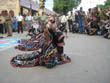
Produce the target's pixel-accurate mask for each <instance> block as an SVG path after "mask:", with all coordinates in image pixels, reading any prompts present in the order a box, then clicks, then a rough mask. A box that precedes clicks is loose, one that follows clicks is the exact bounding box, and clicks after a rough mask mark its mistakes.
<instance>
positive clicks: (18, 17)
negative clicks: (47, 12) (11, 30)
mask: <svg viewBox="0 0 110 83" xmlns="http://www.w3.org/2000/svg"><path fill="white" fill-rule="evenodd" d="M22 21H23V16H22V15H21V14H20V13H19V16H17V22H18V33H20V31H21V33H23V25H22Z"/></svg>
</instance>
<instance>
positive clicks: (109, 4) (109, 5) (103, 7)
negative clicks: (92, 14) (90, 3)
mask: <svg viewBox="0 0 110 83" xmlns="http://www.w3.org/2000/svg"><path fill="white" fill-rule="evenodd" d="M97 7H99V8H101V9H105V8H106V7H110V0H106V1H105V4H104V5H97Z"/></svg>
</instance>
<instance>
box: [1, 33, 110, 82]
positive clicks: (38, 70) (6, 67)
mask: <svg viewBox="0 0 110 83" xmlns="http://www.w3.org/2000/svg"><path fill="white" fill-rule="evenodd" d="M14 37H16V36H14ZM17 37H22V38H23V37H24V36H23V35H18V36H17ZM65 44H66V45H65V53H66V54H67V55H68V56H70V57H71V59H72V62H71V63H68V64H64V65H58V66H56V67H55V68H53V69H47V68H45V67H40V66H37V67H34V68H13V67H12V66H11V65H10V60H11V58H12V57H13V56H16V55H17V54H18V53H23V52H21V51H19V50H16V49H14V48H13V47H11V48H8V49H5V50H3V51H0V83H110V40H108V39H104V38H103V37H101V36H87V35H81V34H68V38H67V39H65Z"/></svg>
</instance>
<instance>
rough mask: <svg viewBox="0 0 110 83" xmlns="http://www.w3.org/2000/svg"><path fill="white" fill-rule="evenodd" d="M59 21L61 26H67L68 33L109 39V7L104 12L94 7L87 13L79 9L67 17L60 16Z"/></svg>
mask: <svg viewBox="0 0 110 83" xmlns="http://www.w3.org/2000/svg"><path fill="white" fill-rule="evenodd" d="M59 19H61V23H62V24H68V27H69V32H73V33H74V32H76V33H81V34H88V35H103V36H104V37H105V38H110V8H109V7H107V8H106V9H105V10H102V9H101V8H97V7H95V8H92V9H89V10H88V12H87V13H85V12H84V11H83V8H82V7H81V8H80V10H78V11H75V13H73V12H71V13H70V14H69V15H68V16H66V15H62V16H60V17H59ZM65 26H66V25H65ZM66 28H67V27H66Z"/></svg>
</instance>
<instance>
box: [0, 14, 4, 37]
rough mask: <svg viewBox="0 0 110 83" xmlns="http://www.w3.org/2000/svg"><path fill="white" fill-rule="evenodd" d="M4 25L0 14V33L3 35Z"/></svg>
mask: <svg viewBox="0 0 110 83" xmlns="http://www.w3.org/2000/svg"><path fill="white" fill-rule="evenodd" d="M4 23H5V18H4V17H3V16H2V15H1V14H0V33H1V34H3V33H4V31H3V30H4ZM0 38H2V37H0Z"/></svg>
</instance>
